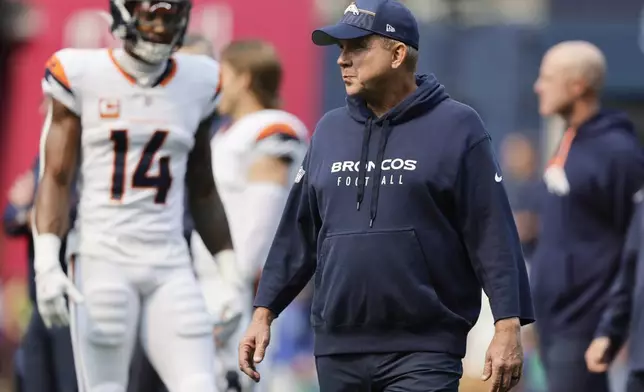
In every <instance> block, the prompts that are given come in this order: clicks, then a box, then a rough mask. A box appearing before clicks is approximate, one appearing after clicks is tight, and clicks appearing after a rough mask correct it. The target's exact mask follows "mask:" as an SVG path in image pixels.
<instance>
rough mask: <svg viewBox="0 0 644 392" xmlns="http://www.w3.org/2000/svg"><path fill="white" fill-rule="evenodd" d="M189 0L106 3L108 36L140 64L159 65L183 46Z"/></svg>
mask: <svg viewBox="0 0 644 392" xmlns="http://www.w3.org/2000/svg"><path fill="white" fill-rule="evenodd" d="M191 7H192V3H191V1H190V0H110V14H111V16H112V26H111V31H112V34H113V35H114V36H115V37H117V38H119V39H121V40H122V41H123V42H124V43H125V47H126V49H128V50H130V51H131V52H132V54H133V55H135V56H136V57H138V58H140V59H141V60H142V61H145V62H146V63H150V64H159V63H161V62H163V61H166V60H167V59H168V58H169V57H170V56H171V55H172V53H173V52H175V51H176V50H178V49H179V48H180V47H181V45H182V44H183V38H184V36H185V35H186V30H187V28H188V23H189V21H190V9H191Z"/></svg>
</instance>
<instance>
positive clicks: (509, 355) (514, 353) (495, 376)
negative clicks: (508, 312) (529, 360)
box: [482, 318, 523, 392]
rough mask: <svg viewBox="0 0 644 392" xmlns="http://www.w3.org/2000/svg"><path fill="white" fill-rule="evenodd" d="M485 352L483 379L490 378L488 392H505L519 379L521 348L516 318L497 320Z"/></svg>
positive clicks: (521, 366) (519, 328)
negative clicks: (490, 382) (490, 383)
mask: <svg viewBox="0 0 644 392" xmlns="http://www.w3.org/2000/svg"><path fill="white" fill-rule="evenodd" d="M494 328H495V332H494V337H493V338H492V343H490V347H489V348H488V349H487V353H486V354H485V368H484V369H483V376H482V379H483V381H487V380H490V379H491V380H492V385H491V386H490V392H507V391H510V390H511V389H512V388H514V387H515V386H516V385H517V384H518V383H519V380H521V372H522V368H523V348H522V347H521V324H520V323H519V319H518V318H511V319H505V320H499V321H497V322H496V324H495V327H494Z"/></svg>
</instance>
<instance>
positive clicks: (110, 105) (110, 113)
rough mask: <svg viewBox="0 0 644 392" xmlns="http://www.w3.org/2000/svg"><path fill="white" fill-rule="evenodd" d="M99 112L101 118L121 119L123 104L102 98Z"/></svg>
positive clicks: (114, 99)
mask: <svg viewBox="0 0 644 392" xmlns="http://www.w3.org/2000/svg"><path fill="white" fill-rule="evenodd" d="M98 112H99V114H100V116H101V118H112V119H115V118H119V117H120V116H121V102H120V101H119V100H118V99H116V98H101V99H100V100H99V101H98Z"/></svg>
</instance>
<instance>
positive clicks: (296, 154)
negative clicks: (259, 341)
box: [192, 40, 309, 391]
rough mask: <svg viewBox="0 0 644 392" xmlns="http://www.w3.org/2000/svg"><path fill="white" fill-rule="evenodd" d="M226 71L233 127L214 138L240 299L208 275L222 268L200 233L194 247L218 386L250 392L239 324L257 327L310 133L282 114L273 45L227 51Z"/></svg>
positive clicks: (226, 112) (239, 45) (226, 103)
mask: <svg viewBox="0 0 644 392" xmlns="http://www.w3.org/2000/svg"><path fill="white" fill-rule="evenodd" d="M221 70H222V73H221V80H222V95H221V102H220V104H219V107H218V113H219V114H220V115H222V116H226V117H228V118H229V120H230V123H229V124H228V125H225V126H224V127H222V128H220V129H219V130H218V131H217V132H216V133H215V136H214V137H213V140H212V153H213V169H214V175H215V181H216V183H217V187H218V189H219V193H220V195H221V198H222V201H223V204H224V207H225V210H226V215H227V216H228V218H229V222H230V228H231V233H232V239H233V243H234V245H235V249H237V257H238V265H239V268H240V269H241V271H242V276H243V280H244V287H245V289H244V292H243V293H242V295H241V297H240V296H239V292H238V291H237V290H236V288H235V287H230V288H228V287H229V286H228V285H227V284H226V283H225V282H220V281H219V280H220V279H221V277H222V275H221V274H219V275H218V274H217V273H216V271H215V272H214V273H212V274H208V270H209V269H212V268H213V267H217V266H218V264H214V263H213V262H212V257H211V256H210V252H208V251H207V247H205V246H204V245H203V243H202V242H201V241H200V239H199V236H198V235H197V234H196V233H193V239H192V244H193V256H194V262H195V268H196V270H197V272H198V274H199V276H200V281H201V282H202V288H203V290H204V293H205V297H206V302H207V304H208V307H209V309H210V310H211V312H212V313H213V315H214V316H215V317H218V321H219V323H218V325H217V328H216V330H215V338H216V341H217V345H218V347H217V350H216V352H217V354H216V355H217V359H218V360H217V362H216V365H217V367H218V368H217V374H218V380H223V382H222V385H221V387H222V388H224V390H240V389H241V390H244V391H247V390H250V387H251V386H250V385H248V384H246V385H238V383H239V381H240V380H241V381H243V382H245V383H249V382H250V379H249V378H248V377H238V373H237V371H238V365H237V361H236V357H237V344H238V342H239V340H240V339H241V337H242V334H243V329H242V328H240V322H241V324H243V325H245V324H247V322H249V321H250V316H251V312H252V300H253V296H254V293H255V288H254V285H255V282H256V280H257V279H258V276H259V273H260V271H261V269H262V267H263V264H264V260H265V259H266V257H267V254H268V250H269V248H270V245H271V243H272V240H273V236H274V234H275V231H276V230H277V226H278V224H279V219H280V217H281V213H282V209H283V208H284V205H285V203H286V198H287V196H288V192H289V189H290V184H291V183H292V182H293V179H294V178H295V176H296V172H297V169H298V168H299V165H300V163H301V161H302V159H303V158H304V154H305V153H306V149H307V144H308V136H309V133H308V131H307V129H306V127H305V125H304V124H303V123H302V122H301V121H300V120H299V119H298V118H297V117H296V116H294V115H293V114H290V113H288V112H285V111H283V110H280V109H279V107H280V100H279V88H280V84H281V80H282V67H281V63H280V60H279V58H278V56H277V54H276V52H275V50H274V48H273V47H272V46H271V45H269V44H268V43H266V42H263V41H259V40H247V41H236V42H233V43H231V44H230V45H229V46H227V47H226V48H225V49H224V50H223V51H222V53H221ZM264 366H267V365H266V364H264ZM239 374H241V373H239ZM267 384H268V382H267V381H265V382H264V383H262V385H267ZM226 388H228V389H226Z"/></svg>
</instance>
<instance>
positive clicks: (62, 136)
mask: <svg viewBox="0 0 644 392" xmlns="http://www.w3.org/2000/svg"><path fill="white" fill-rule="evenodd" d="M80 137H81V122H80V118H79V117H78V116H77V115H76V114H75V113H73V112H72V111H71V110H69V109H68V108H67V107H66V106H65V105H63V104H62V103H60V102H59V101H57V100H56V99H52V100H51V103H50V108H49V114H48V123H47V124H45V129H44V131H43V134H42V136H41V161H42V168H41V170H40V173H41V174H40V185H39V186H38V191H37V193H36V202H35V211H36V213H35V232H36V234H37V238H43V236H45V237H46V236H47V235H51V236H55V237H57V238H60V237H63V236H64V235H65V234H66V232H67V229H68V227H69V211H70V198H71V187H72V183H73V180H74V176H75V172H76V168H77V163H78V155H79V150H80ZM56 255H58V253H56Z"/></svg>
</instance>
